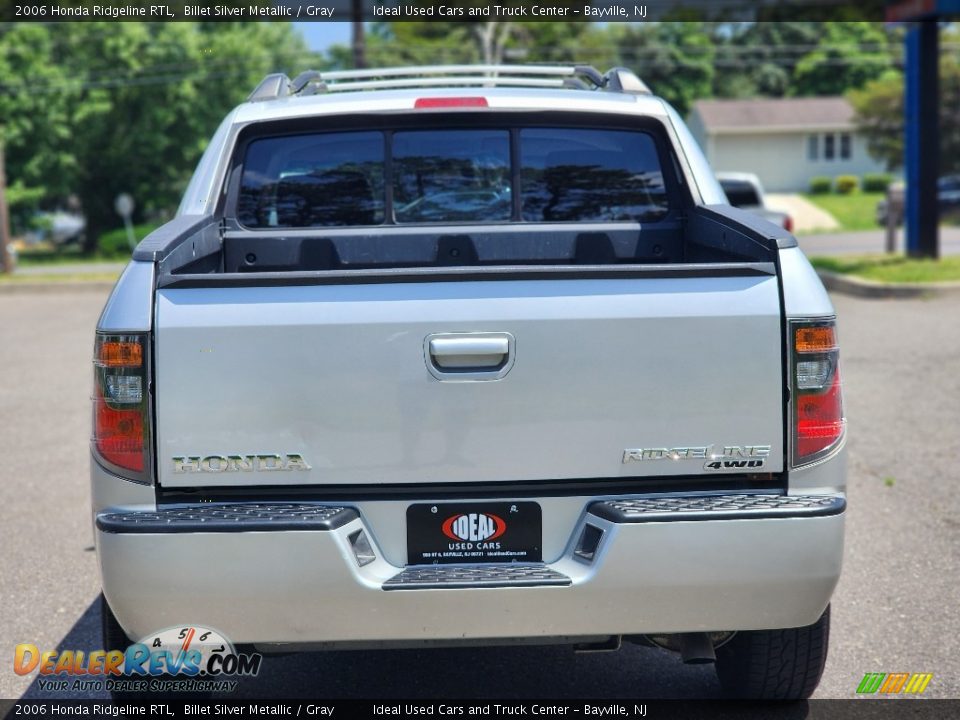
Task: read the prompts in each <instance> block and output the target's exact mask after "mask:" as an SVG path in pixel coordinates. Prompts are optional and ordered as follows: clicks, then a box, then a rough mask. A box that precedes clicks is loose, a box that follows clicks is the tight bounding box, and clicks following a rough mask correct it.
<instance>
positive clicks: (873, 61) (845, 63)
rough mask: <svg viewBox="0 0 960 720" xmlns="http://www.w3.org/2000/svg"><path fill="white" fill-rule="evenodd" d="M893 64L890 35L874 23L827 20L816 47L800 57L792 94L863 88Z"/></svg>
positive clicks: (811, 93)
mask: <svg viewBox="0 0 960 720" xmlns="http://www.w3.org/2000/svg"><path fill="white" fill-rule="evenodd" d="M892 67H893V61H892V57H891V54H890V50H889V38H888V37H887V35H886V33H885V32H884V31H883V28H882V26H880V25H878V24H877V23H870V22H846V23H843V22H838V23H824V24H823V25H822V36H821V39H820V41H819V42H818V43H817V46H816V48H814V49H813V50H812V51H810V52H809V53H807V54H806V55H804V56H803V57H802V58H800V60H799V62H797V65H796V68H795V69H794V72H793V78H792V82H791V87H790V94H792V95H801V96H802V95H842V94H843V93H844V92H846V91H848V90H850V89H855V88H861V87H863V86H864V85H866V84H867V83H868V82H869V81H871V80H875V79H877V78H879V77H881V76H882V75H883V74H884V73H886V72H887V71H888V70H890V69H891V68H892Z"/></svg>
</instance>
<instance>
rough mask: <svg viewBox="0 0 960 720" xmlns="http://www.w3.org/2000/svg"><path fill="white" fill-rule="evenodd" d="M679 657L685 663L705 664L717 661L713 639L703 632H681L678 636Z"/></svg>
mask: <svg viewBox="0 0 960 720" xmlns="http://www.w3.org/2000/svg"><path fill="white" fill-rule="evenodd" d="M679 644H680V659H681V660H683V662H684V664H686V665H707V664H709V663H715V662H716V661H717V654H716V652H714V648H713V640H712V639H711V638H710V635H709V634H708V633H705V632H699V633H683V634H681V635H680V636H679Z"/></svg>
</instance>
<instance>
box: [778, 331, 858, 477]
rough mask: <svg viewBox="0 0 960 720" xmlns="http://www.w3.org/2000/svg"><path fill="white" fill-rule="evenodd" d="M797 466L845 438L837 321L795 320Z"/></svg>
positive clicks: (795, 431)
mask: <svg viewBox="0 0 960 720" xmlns="http://www.w3.org/2000/svg"><path fill="white" fill-rule="evenodd" d="M790 331H791V352H792V353H793V463H792V464H793V466H794V467H797V466H799V465H805V464H808V463H811V462H814V461H816V460H818V459H820V458H822V457H823V456H825V455H827V454H828V453H829V452H830V451H831V450H833V449H834V448H835V447H836V446H837V444H838V443H839V442H840V440H841V439H842V438H843V432H844V427H845V420H844V417H843V393H842V389H841V384H840V367H839V351H838V349H837V341H836V328H835V326H834V322H833V321H832V320H831V321H817V322H805V323H800V322H794V323H792V324H791V329H790Z"/></svg>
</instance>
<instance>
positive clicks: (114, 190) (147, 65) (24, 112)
mask: <svg viewBox="0 0 960 720" xmlns="http://www.w3.org/2000/svg"><path fill="white" fill-rule="evenodd" d="M49 27H51V26H43V25H19V26H13V28H12V29H10V30H6V31H3V34H2V35H0V58H3V60H0V76H2V77H4V78H16V80H15V81H13V82H10V84H7V85H6V92H5V93H2V94H0V117H3V118H7V121H6V122H5V126H9V127H11V128H12V129H10V130H6V131H5V137H6V138H7V143H8V145H7V146H8V156H9V157H10V158H11V162H10V164H9V166H8V171H7V174H8V176H9V177H10V180H11V182H12V184H14V186H17V183H21V184H23V185H24V186H31V184H38V185H39V186H41V187H42V188H43V189H44V192H45V195H46V196H47V199H48V200H47V201H48V202H50V201H51V199H52V200H53V201H56V199H57V198H59V199H60V201H62V200H63V199H64V198H65V197H66V196H67V195H70V194H75V195H76V196H77V197H78V198H79V200H80V204H81V206H82V209H83V212H84V214H85V216H86V218H87V244H86V248H85V249H87V250H92V249H93V243H95V242H96V239H97V237H98V236H99V234H100V233H101V232H102V231H103V230H106V229H109V228H111V227H115V226H117V225H118V224H119V218H118V217H117V216H116V213H115V212H114V210H113V200H114V198H115V197H116V195H117V194H118V193H120V192H129V193H131V194H132V195H133V197H134V199H135V200H136V203H137V211H136V217H135V219H136V220H138V221H139V220H142V219H144V218H145V217H148V216H153V215H168V214H169V213H170V212H172V210H173V209H174V208H175V207H176V204H177V201H178V199H179V195H180V192H181V191H182V189H183V186H184V185H185V183H186V180H187V179H188V177H189V174H190V172H191V170H192V168H193V166H194V165H195V164H196V162H197V160H198V158H199V156H200V154H201V152H202V151H203V148H204V147H205V144H206V142H207V140H208V139H209V137H210V135H211V134H212V133H213V131H214V129H215V128H216V125H217V124H218V123H219V121H220V120H221V119H222V117H223V115H224V114H225V113H226V112H227V111H228V110H229V109H230V108H231V107H232V106H233V105H235V104H237V103H238V102H240V101H242V100H243V98H244V97H245V96H246V95H247V94H248V93H249V92H250V90H251V89H252V88H253V87H254V85H255V84H256V83H257V82H258V81H259V80H260V79H261V78H262V77H263V75H265V74H266V73H267V72H273V71H293V70H295V69H298V68H297V65H298V64H299V58H301V57H302V56H303V54H304V53H305V48H304V46H303V43H302V40H301V39H300V37H299V35H297V34H296V33H294V31H293V30H292V27H291V26H290V25H288V24H281V23H62V24H58V25H57V26H55V28H56V29H55V32H54V31H52V30H50V29H48V28H49ZM25 48H26V49H25ZM30 53H32V55H31V54H30ZM34 56H35V57H34ZM2 63H5V64H6V67H4V66H3V65H2ZM7 68H9V70H7ZM0 82H2V81H0ZM34 125H36V127H34Z"/></svg>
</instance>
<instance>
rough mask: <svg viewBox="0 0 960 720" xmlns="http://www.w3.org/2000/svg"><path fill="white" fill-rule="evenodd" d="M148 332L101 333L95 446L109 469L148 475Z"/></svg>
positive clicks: (96, 369) (135, 475)
mask: <svg viewBox="0 0 960 720" xmlns="http://www.w3.org/2000/svg"><path fill="white" fill-rule="evenodd" d="M145 349H146V342H145V337H144V336H140V335H98V336H97V341H96V347H95V349H94V355H93V358H94V360H93V364H94V383H93V384H94V388H93V450H94V453H95V455H96V456H97V458H98V459H99V460H100V461H101V462H102V463H103V464H105V465H107V466H108V467H109V469H111V470H113V471H115V472H118V473H121V474H123V475H124V476H125V477H130V478H131V479H135V480H146V475H147V451H148V449H149V448H148V437H149V436H148V428H149V422H148V418H149V415H148V398H147V373H146V363H145V362H144V358H145V356H146V355H145Z"/></svg>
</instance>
